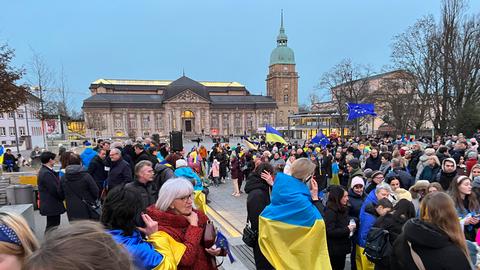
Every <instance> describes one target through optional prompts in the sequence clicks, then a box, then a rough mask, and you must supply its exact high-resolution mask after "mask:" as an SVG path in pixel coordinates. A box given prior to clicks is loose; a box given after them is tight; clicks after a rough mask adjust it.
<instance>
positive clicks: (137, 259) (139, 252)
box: [107, 230, 163, 270]
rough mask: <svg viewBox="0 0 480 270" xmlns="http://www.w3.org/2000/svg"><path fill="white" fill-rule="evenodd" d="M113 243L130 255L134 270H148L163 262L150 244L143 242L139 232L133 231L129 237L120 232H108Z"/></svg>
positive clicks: (161, 257)
mask: <svg viewBox="0 0 480 270" xmlns="http://www.w3.org/2000/svg"><path fill="white" fill-rule="evenodd" d="M107 232H108V233H109V234H111V235H112V237H113V239H114V240H115V242H117V243H119V244H121V245H122V246H124V247H125V248H126V249H127V250H128V252H129V253H130V255H131V256H132V259H133V262H134V264H135V267H137V268H136V269H141V270H150V269H154V268H155V267H157V266H158V265H159V264H161V263H162V261H163V255H162V254H160V253H158V252H157V251H156V250H155V249H154V248H153V246H152V244H150V243H148V242H145V241H143V239H142V236H141V235H140V232H139V231H136V230H135V231H134V232H133V234H132V235H131V236H125V235H124V234H123V231H122V230H108V231H107Z"/></svg>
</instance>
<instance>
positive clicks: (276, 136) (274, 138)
mask: <svg viewBox="0 0 480 270" xmlns="http://www.w3.org/2000/svg"><path fill="white" fill-rule="evenodd" d="M265 134H266V141H267V142H279V143H283V144H287V142H286V141H285V139H284V138H283V137H282V134H280V132H278V131H277V130H276V129H274V128H273V127H271V126H270V125H266V126H265Z"/></svg>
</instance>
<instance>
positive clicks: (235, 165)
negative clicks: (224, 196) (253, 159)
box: [230, 158, 243, 179]
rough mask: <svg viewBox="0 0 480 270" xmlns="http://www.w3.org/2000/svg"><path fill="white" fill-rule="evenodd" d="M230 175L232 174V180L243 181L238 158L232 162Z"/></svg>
mask: <svg viewBox="0 0 480 270" xmlns="http://www.w3.org/2000/svg"><path fill="white" fill-rule="evenodd" d="M230 173H231V174H232V179H243V175H242V171H241V170H240V161H239V160H238V158H234V159H232V160H231V161H230ZM240 176H242V177H240Z"/></svg>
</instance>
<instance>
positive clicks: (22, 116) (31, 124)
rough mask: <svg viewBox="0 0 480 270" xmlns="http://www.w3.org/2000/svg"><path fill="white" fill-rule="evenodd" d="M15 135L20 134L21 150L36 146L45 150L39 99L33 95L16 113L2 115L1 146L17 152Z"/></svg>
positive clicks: (0, 114)
mask: <svg viewBox="0 0 480 270" xmlns="http://www.w3.org/2000/svg"><path fill="white" fill-rule="evenodd" d="M14 117H15V119H14ZM15 122H16V129H15ZM15 133H17V134H18V140H19V148H20V150H29V149H32V148H33V147H35V146H38V147H40V148H44V136H43V131H42V123H41V120H40V99H39V98H37V97H35V96H33V95H31V97H30V99H29V101H28V103H27V104H23V105H21V106H19V107H18V108H17V110H16V111H15V112H9V113H0V144H2V145H4V146H5V147H6V148H12V150H15V148H16V138H15Z"/></svg>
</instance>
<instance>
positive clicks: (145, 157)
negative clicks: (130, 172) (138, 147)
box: [135, 151, 152, 165]
mask: <svg viewBox="0 0 480 270" xmlns="http://www.w3.org/2000/svg"><path fill="white" fill-rule="evenodd" d="M142 160H148V161H150V162H152V159H151V157H150V155H149V154H148V153H147V152H145V151H142V152H140V154H138V155H137V157H136V158H135V165H137V163H138V162H140V161H142Z"/></svg>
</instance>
